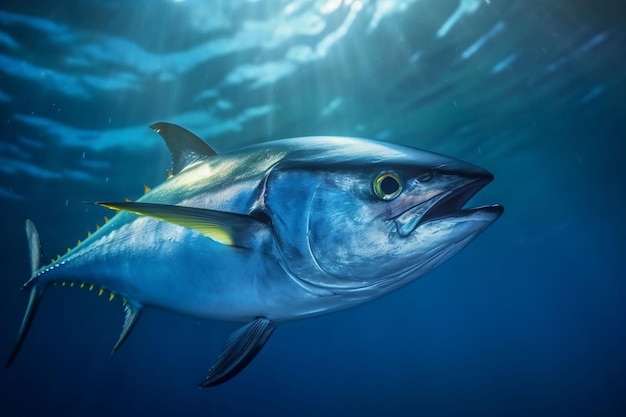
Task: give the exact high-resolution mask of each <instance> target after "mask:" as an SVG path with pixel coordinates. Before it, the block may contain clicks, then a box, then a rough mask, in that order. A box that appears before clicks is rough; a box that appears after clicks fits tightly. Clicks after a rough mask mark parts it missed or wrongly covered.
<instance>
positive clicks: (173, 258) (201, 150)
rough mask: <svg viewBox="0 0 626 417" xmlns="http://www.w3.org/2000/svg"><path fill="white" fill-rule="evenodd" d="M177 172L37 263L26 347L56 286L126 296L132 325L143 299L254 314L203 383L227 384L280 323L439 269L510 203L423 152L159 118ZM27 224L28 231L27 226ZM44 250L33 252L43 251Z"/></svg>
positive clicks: (475, 174)
mask: <svg viewBox="0 0 626 417" xmlns="http://www.w3.org/2000/svg"><path fill="white" fill-rule="evenodd" d="M155 130H157V131H158V132H159V133H160V134H161V135H162V136H163V137H164V139H165V140H166V143H167V145H168V147H169V148H170V150H171V151H172V154H173V158H174V175H173V176H172V177H171V178H169V179H168V180H167V181H165V182H164V183H162V184H161V185H159V186H157V187H155V188H154V189H152V190H151V191H150V192H148V193H146V194H145V195H144V196H143V197H142V198H141V199H139V200H137V201H136V202H124V203H122V202H120V203H107V202H102V203H99V204H101V205H103V206H105V207H109V208H112V209H114V210H118V211H120V212H119V213H118V214H116V215H115V216H114V217H113V218H112V219H111V221H109V222H108V223H107V224H105V225H104V226H103V227H101V228H100V229H99V230H98V231H97V232H95V233H93V234H92V235H91V236H90V237H89V238H88V239H86V240H85V241H84V242H82V243H81V244H80V245H78V246H77V247H76V248H74V249H73V250H72V251H70V252H69V253H67V254H66V255H65V256H63V257H61V258H60V259H58V260H56V261H54V262H53V263H52V264H50V265H47V266H44V267H41V268H37V266H38V264H37V262H36V258H37V256H38V252H37V250H36V248H35V249H33V247H35V246H37V245H38V237H36V231H35V230H34V226H32V224H31V225H30V226H27V233H29V236H30V240H31V253H32V254H33V259H34V260H35V261H33V266H34V267H33V269H34V271H33V276H32V277H31V279H30V280H29V281H28V282H27V283H26V284H25V285H24V289H27V290H30V291H31V300H30V302H29V307H28V309H27V313H26V315H25V318H24V322H23V325H22V329H21V330H20V334H19V336H18V343H17V345H16V348H15V349H14V351H13V353H12V355H11V357H10V359H9V362H8V363H10V362H11V361H12V360H13V359H14V357H15V355H16V353H17V350H18V349H19V347H20V345H21V343H22V341H23V338H24V336H25V334H26V331H27V330H28V325H29V324H30V321H31V320H32V317H33V315H34V311H35V309H36V307H37V303H38V300H39V299H40V298H41V296H42V295H43V292H44V290H45V288H46V287H47V286H48V285H49V284H51V283H59V282H76V283H81V284H83V285H89V286H90V287H91V286H92V285H93V286H94V287H97V288H103V289H106V290H108V291H110V292H111V293H112V294H115V295H119V296H121V297H123V299H124V303H125V306H126V313H127V316H126V322H125V324H124V330H123V332H122V336H121V337H120V340H119V341H118V343H117V345H116V347H118V346H119V345H120V344H121V342H122V341H123V340H124V339H125V338H126V336H127V335H128V333H129V332H130V329H132V326H133V325H134V323H135V322H136V320H137V318H138V317H139V313H140V311H141V310H142V309H143V308H144V307H153V308H160V309H165V310H169V311H173V312H178V313H182V314H186V315H190V316H195V317H201V318H209V319H218V320H228V321H240V322H247V323H249V324H247V325H245V326H244V327H243V328H242V329H241V330H239V331H238V332H236V333H235V334H234V335H233V337H231V339H229V340H228V341H227V343H226V344H225V346H224V349H223V350H222V354H221V355H220V358H219V359H218V362H217V364H216V365H215V366H214V367H213V368H212V369H211V371H210V372H209V376H208V377H207V379H206V380H205V381H204V382H203V383H202V384H201V386H212V385H217V384H219V383H222V382H224V381H226V380H228V379H230V378H232V377H233V376H234V375H236V374H237V373H238V372H239V371H241V370H242V369H243V368H244V367H245V366H246V365H247V364H248V363H249V362H250V361H251V360H252V358H253V357H254V356H255V355H256V353H258V351H259V350H260V349H261V347H262V346H263V344H264V343H265V342H266V341H267V339H268V338H269V336H270V335H271V333H272V332H273V330H274V328H275V323H277V322H284V321H289V320H296V319H301V318H306V317H311V316H315V315H320V314H326V313H329V312H332V311H336V310H340V309H345V308H349V307H352V306H355V305H358V304H361V303H363V302H366V301H368V300H372V299H375V298H378V297H380V296H382V295H385V294H387V293H389V292H391V291H393V290H395V289H397V288H400V287H402V286H404V285H406V284H408V283H409V282H412V281H414V280H415V279H417V278H419V277H420V276H422V275H423V274H425V273H426V272H428V271H430V270H432V269H433V268H435V267H436V266H437V265H439V264H441V263H442V262H443V261H445V260H446V259H448V258H450V257H451V256H452V255H454V254H455V253H457V252H458V251H459V250H461V249H462V248H463V247H465V246H466V245H467V244H468V243H469V242H470V241H471V240H472V239H473V238H474V237H476V236H477V235H478V234H479V233H480V232H481V231H483V230H484V229H485V228H486V227H488V226H489V225H490V224H491V223H493V222H494V221H495V220H496V219H497V218H498V217H499V216H500V214H501V213H502V207H501V206H498V205H495V206H487V207H479V208H472V209H464V208H463V205H464V204H465V203H466V202H467V201H468V200H469V199H470V198H471V197H472V196H473V195H474V194H475V193H476V192H477V191H478V190H480V189H481V188H482V187H483V186H484V185H486V184H487V183H488V182H490V181H491V180H492V178H493V177H492V175H491V174H490V173H488V172H487V171H485V170H483V169H481V168H478V167H476V166H473V165H470V164H467V163H465V162H462V161H458V160H456V159H452V158H448V157H445V156H441V155H437V154H433V153H429V152H425V151H421V150H416V149H413V148H408V147H403V146H398V145H391V144H385V143H380V142H374V141H368V140H363V139H353V138H340V137H306V138H296V139H286V140H281V141H275V142H270V143H264V144H259V145H255V146H252V147H248V148H243V149H239V150H235V151H232V152H229V153H224V154H220V155H217V154H215V152H214V151H212V150H211V149H210V148H209V147H208V146H207V145H205V144H204V143H202V142H200V140H199V139H198V138H196V137H195V136H193V134H191V133H190V132H188V131H186V130H184V129H182V128H179V127H177V126H175V125H170V124H166V123H161V124H158V125H155ZM29 228H30V231H29ZM33 250H34V252H33Z"/></svg>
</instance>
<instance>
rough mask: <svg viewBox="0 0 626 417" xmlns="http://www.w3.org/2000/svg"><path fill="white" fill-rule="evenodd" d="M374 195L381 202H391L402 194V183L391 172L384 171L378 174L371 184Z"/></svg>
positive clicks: (396, 175)
mask: <svg viewBox="0 0 626 417" xmlns="http://www.w3.org/2000/svg"><path fill="white" fill-rule="evenodd" d="M372 187H373V188H374V194H376V197H378V198H380V199H381V200H393V199H394V198H396V197H397V196H398V195H400V192H402V181H400V177H399V176H398V174H396V173H395V172H393V171H385V172H381V173H380V174H378V176H377V177H376V179H375V180H374V184H372Z"/></svg>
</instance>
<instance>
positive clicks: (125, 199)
mask: <svg viewBox="0 0 626 417" xmlns="http://www.w3.org/2000/svg"><path fill="white" fill-rule="evenodd" d="M124 201H126V202H127V203H132V201H133V200H131V199H130V198H128V197H124Z"/></svg>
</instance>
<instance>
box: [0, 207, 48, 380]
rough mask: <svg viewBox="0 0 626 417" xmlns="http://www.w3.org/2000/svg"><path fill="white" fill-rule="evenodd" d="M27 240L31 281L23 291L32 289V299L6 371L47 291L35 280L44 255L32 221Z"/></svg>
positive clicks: (27, 221) (27, 226)
mask: <svg viewBox="0 0 626 417" xmlns="http://www.w3.org/2000/svg"><path fill="white" fill-rule="evenodd" d="M26 238H27V239H28V249H29V254H30V268H31V279H30V280H29V281H28V282H27V283H26V284H25V285H24V286H23V287H22V289H28V287H30V297H29V299H28V306H27V307H26V312H25V313H24V318H23V319H22V326H21V327H20V331H19V333H18V334H17V341H16V342H15V346H14V347H13V350H12V351H11V354H10V355H9V359H8V360H7V362H6V364H5V365H4V368H5V369H6V368H8V367H9V366H10V365H11V363H13V360H15V357H16V356H17V353H18V352H19V350H20V347H22V343H24V339H25V338H26V333H28V329H29V327H30V325H31V323H32V321H33V317H34V316H35V312H36V311H37V307H38V306H39V301H41V296H42V295H43V292H44V290H45V287H44V286H42V285H41V284H39V283H38V282H37V281H36V280H35V279H34V278H35V276H34V275H35V272H37V271H38V270H39V268H41V264H42V262H43V255H42V253H41V244H40V242H39V233H37V229H36V228H35V225H34V224H33V222H32V221H31V220H30V219H26Z"/></svg>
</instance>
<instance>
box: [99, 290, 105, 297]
mask: <svg viewBox="0 0 626 417" xmlns="http://www.w3.org/2000/svg"><path fill="white" fill-rule="evenodd" d="M103 292H104V290H103V289H102V288H100V290H98V297H100V296H101V295H102V293H103Z"/></svg>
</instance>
